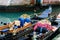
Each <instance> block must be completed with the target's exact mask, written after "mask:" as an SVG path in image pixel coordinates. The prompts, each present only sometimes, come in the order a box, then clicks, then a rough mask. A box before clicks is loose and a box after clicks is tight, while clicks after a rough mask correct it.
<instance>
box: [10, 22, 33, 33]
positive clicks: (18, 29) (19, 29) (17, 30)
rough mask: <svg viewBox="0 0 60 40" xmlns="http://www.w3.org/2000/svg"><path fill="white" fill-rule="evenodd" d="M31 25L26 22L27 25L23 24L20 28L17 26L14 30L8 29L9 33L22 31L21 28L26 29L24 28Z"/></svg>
mask: <svg viewBox="0 0 60 40" xmlns="http://www.w3.org/2000/svg"><path fill="white" fill-rule="evenodd" d="M31 26H32V24H31V23H28V24H27V25H25V26H24V27H22V28H17V29H16V30H10V31H9V33H13V32H16V33H17V32H19V31H22V30H24V29H26V28H28V27H31Z"/></svg>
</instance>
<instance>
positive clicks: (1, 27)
mask: <svg viewBox="0 0 60 40" xmlns="http://www.w3.org/2000/svg"><path fill="white" fill-rule="evenodd" d="M13 24H14V22H12V23H10V24H7V25H3V26H0V30H3V29H6V28H10V27H12V25H13Z"/></svg>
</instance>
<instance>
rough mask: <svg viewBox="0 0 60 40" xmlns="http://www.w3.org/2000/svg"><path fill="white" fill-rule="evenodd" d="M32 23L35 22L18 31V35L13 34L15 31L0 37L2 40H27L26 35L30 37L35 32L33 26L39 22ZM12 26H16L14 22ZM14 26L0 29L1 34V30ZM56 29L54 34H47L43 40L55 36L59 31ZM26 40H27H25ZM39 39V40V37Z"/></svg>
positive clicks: (50, 32)
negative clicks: (20, 39)
mask: <svg viewBox="0 0 60 40" xmlns="http://www.w3.org/2000/svg"><path fill="white" fill-rule="evenodd" d="M32 22H33V23H32V24H31V23H28V25H26V26H24V27H23V28H18V29H16V30H17V31H16V32H17V33H16V35H13V34H12V33H13V30H8V32H6V33H5V32H2V33H5V35H2V36H1V37H0V39H2V40H10V39H12V40H16V39H19V38H22V39H23V37H24V38H25V35H26V36H28V35H30V33H32V32H33V26H34V25H35V23H36V22H37V21H33V20H32ZM12 24H14V22H12ZM12 24H11V23H10V24H7V25H4V26H3V27H0V32H1V30H3V29H5V28H9V27H11V26H12ZM56 26H57V25H56ZM56 28H57V29H56V30H55V31H54V32H52V31H49V32H47V34H45V37H44V38H43V40H47V39H48V38H49V37H50V36H51V35H52V34H54V33H55V32H56V31H57V30H58V29H59V27H56ZM2 33H1V34H2ZM32 36H33V35H32ZM25 39H27V38H25ZM25 39H23V40H25ZM38 39H39V37H38Z"/></svg>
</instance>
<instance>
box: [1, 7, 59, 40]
mask: <svg viewBox="0 0 60 40" xmlns="http://www.w3.org/2000/svg"><path fill="white" fill-rule="evenodd" d="M41 10H42V9H40V10H38V11H39V12H42V11H44V10H42V11H41ZM59 11H60V7H53V12H59ZM39 12H37V13H39ZM22 14H29V15H33V14H34V12H32V11H20V12H0V21H3V22H12V21H14V20H17V19H18V18H19V17H20V15H22ZM59 38H60V34H58V35H57V36H56V37H55V38H53V40H57V39H59Z"/></svg>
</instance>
